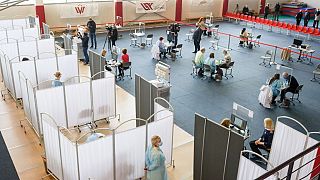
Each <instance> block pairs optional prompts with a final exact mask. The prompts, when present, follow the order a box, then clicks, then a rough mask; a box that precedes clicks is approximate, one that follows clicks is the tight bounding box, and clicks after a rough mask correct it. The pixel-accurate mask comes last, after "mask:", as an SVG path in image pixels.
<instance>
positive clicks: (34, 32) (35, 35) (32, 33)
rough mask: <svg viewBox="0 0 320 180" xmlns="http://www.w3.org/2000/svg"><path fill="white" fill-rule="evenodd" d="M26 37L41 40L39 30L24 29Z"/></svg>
mask: <svg viewBox="0 0 320 180" xmlns="http://www.w3.org/2000/svg"><path fill="white" fill-rule="evenodd" d="M23 33H24V37H25V39H27V38H28V37H33V38H37V39H39V34H38V28H37V27H35V28H27V29H23Z"/></svg>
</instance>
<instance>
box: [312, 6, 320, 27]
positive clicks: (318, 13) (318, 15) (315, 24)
mask: <svg viewBox="0 0 320 180" xmlns="http://www.w3.org/2000/svg"><path fill="white" fill-rule="evenodd" d="M319 20H320V9H319V8H318V9H317V10H316V12H315V13H314V21H313V28H317V29H318V28H319Z"/></svg>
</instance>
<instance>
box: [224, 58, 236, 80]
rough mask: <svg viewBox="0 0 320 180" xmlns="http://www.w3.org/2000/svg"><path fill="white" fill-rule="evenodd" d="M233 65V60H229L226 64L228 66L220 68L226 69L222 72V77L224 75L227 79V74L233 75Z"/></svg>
mask: <svg viewBox="0 0 320 180" xmlns="http://www.w3.org/2000/svg"><path fill="white" fill-rule="evenodd" d="M233 66H234V61H231V62H230V63H229V66H228V67H226V68H222V69H225V70H226V72H225V73H224V77H225V78H227V79H229V78H228V76H231V77H233V75H232V70H233ZM228 71H230V72H229V73H228Z"/></svg>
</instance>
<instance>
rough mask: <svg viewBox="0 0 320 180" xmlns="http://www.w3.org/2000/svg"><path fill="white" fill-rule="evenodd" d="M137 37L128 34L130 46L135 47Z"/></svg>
mask: <svg viewBox="0 0 320 180" xmlns="http://www.w3.org/2000/svg"><path fill="white" fill-rule="evenodd" d="M137 41H138V39H137V37H136V36H135V35H134V34H130V46H137Z"/></svg>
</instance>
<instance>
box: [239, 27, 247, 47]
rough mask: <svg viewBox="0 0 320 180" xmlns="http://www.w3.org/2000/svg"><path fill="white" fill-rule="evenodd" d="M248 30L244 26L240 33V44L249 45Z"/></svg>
mask: <svg viewBox="0 0 320 180" xmlns="http://www.w3.org/2000/svg"><path fill="white" fill-rule="evenodd" d="M248 37H249V35H248V32H247V30H246V28H243V29H242V31H241V33H240V43H239V45H244V44H247V45H248Z"/></svg>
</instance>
